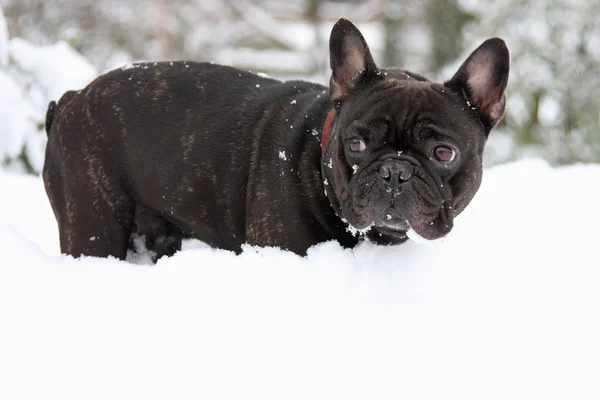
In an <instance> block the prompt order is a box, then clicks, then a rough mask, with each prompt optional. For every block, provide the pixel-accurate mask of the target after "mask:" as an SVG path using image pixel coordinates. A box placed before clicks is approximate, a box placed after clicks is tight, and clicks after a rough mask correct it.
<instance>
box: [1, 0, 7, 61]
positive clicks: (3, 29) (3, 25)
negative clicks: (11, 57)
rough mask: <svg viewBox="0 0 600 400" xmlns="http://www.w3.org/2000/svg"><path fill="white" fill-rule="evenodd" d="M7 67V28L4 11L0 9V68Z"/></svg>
mask: <svg viewBox="0 0 600 400" xmlns="http://www.w3.org/2000/svg"><path fill="white" fill-rule="evenodd" d="M7 65H8V27H7V26H6V19H5V18H4V11H2V7H0V68H3V67H6V66H7Z"/></svg>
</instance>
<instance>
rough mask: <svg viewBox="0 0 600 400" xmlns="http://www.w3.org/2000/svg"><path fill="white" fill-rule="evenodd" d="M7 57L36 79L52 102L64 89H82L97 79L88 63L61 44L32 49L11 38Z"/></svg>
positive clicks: (29, 45)
mask: <svg viewBox="0 0 600 400" xmlns="http://www.w3.org/2000/svg"><path fill="white" fill-rule="evenodd" d="M10 54H11V56H12V57H13V58H14V59H15V62H16V63H17V64H18V65H19V66H20V68H21V69H23V70H24V71H25V72H26V73H28V74H31V75H32V76H34V77H36V79H37V82H38V83H39V84H40V85H41V86H42V88H43V89H44V92H45V94H46V96H47V98H49V99H52V100H58V99H59V98H60V96H62V95H63V93H64V92H65V91H67V90H78V89H82V88H84V87H85V86H86V85H87V84H88V83H90V82H91V80H92V79H94V78H95V77H97V76H98V72H97V71H96V69H95V68H94V67H93V66H92V65H91V64H90V63H89V61H87V60H86V59H85V58H83V56H82V55H80V54H79V53H77V52H76V51H75V50H73V49H72V48H71V46H69V45H68V44H67V43H65V42H58V43H56V44H53V45H50V46H36V45H34V44H32V43H29V42H27V41H25V40H23V39H20V38H14V39H12V40H11V41H10ZM46 105H47V104H46Z"/></svg>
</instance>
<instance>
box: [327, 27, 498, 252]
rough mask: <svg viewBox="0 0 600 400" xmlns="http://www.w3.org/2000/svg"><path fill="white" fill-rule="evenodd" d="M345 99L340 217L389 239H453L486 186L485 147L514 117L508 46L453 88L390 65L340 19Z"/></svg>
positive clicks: (336, 154)
mask: <svg viewBox="0 0 600 400" xmlns="http://www.w3.org/2000/svg"><path fill="white" fill-rule="evenodd" d="M330 61H331V69H332V75H331V80H330V88H329V92H330V96H331V99H332V100H333V102H334V105H335V117H334V119H333V122H332V125H331V134H330V139H329V140H328V141H327V144H326V145H325V148H324V150H323V167H322V168H323V174H324V177H325V179H326V180H327V181H326V182H327V184H328V185H329V186H326V189H327V192H328V197H329V199H330V202H331V203H332V206H333V207H334V209H335V211H336V212H337V214H338V215H339V216H340V217H341V218H344V219H345V220H347V222H348V223H349V224H350V225H351V226H353V227H354V228H356V229H359V230H360V229H365V228H368V227H371V228H372V229H371V232H370V234H369V236H370V237H371V238H372V239H374V240H378V241H380V242H382V243H395V242H399V241H403V240H405V239H406V232H407V231H408V230H409V228H412V229H414V230H415V231H416V233H418V234H419V235H421V236H423V237H425V238H427V239H436V238H439V237H442V236H444V235H446V234H447V233H448V232H449V231H450V230H451V229H452V226H453V220H454V217H455V216H456V215H458V214H460V213H461V212H462V211H463V210H464V208H465V207H466V206H467V204H469V202H470V201H471V199H472V198H473V196H474V195H475V193H476V192H477V190H478V188H479V185H480V183H481V176H482V153H483V149H484V145H485V142H486V139H487V137H488V134H489V133H490V130H491V129H492V128H493V127H494V126H495V125H496V123H497V122H498V121H499V120H500V119H501V118H502V116H503V115H504V108H505V102H506V100H505V96H504V91H505V89H506V84H507V81H508V72H509V55H508V49H507V47H506V45H505V44H504V42H503V41H502V40H501V39H497V38H495V39H489V40H487V41H485V42H484V43H483V44H482V45H481V46H479V48H477V49H476V50H475V51H474V52H473V53H472V54H471V55H470V56H469V57H468V58H467V59H466V61H465V62H464V63H463V64H462V66H461V67H460V68H459V69H458V71H457V72H456V74H455V75H454V77H453V78H452V79H450V80H449V81H447V82H446V83H444V84H439V83H434V82H430V81H428V80H426V79H425V78H423V77H421V76H419V75H416V74H412V73H409V72H406V71H402V70H400V69H380V68H378V67H377V66H376V65H375V62H374V61H373V57H372V56H371V53H370V51H369V47H368V46H367V43H366V42H365V39H364V38H363V36H362V35H361V33H360V32H359V30H358V29H357V28H356V27H355V26H354V25H353V24H352V23H351V22H349V21H347V20H345V19H341V20H340V21H338V22H337V23H336V25H335V26H334V28H333V30H332V32H331V38H330Z"/></svg>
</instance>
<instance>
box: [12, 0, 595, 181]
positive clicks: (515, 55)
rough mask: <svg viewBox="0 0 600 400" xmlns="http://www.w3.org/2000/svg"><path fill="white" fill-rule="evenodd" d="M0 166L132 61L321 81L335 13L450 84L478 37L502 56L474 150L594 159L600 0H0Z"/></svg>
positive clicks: (33, 156) (500, 158)
mask: <svg viewBox="0 0 600 400" xmlns="http://www.w3.org/2000/svg"><path fill="white" fill-rule="evenodd" d="M0 10H1V11H0V162H1V163H2V165H4V167H5V168H10V169H16V170H20V171H26V172H30V173H39V171H40V170H41V167H42V164H43V154H44V146H45V140H46V135H45V133H44V131H43V122H44V117H45V112H46V107H47V104H48V101H49V100H53V99H54V100H56V99H58V98H59V97H60V95H61V94H62V93H63V92H64V91H66V90H69V89H80V88H82V87H83V86H85V85H86V84H87V83H89V81H90V80H92V79H93V78H95V77H96V76H98V75H99V74H101V73H103V72H106V71H108V70H110V69H113V68H117V67H120V66H123V65H126V64H128V63H130V62H133V61H141V60H154V61H156V60H182V59H185V60H194V61H213V62H216V63H221V64H229V65H234V66H237V67H239V68H243V69H247V70H251V71H253V72H263V73H266V74H268V75H269V76H271V77H275V78H279V79H298V78H300V79H306V80H313V81H317V82H320V83H323V84H325V83H326V82H327V80H328V76H329V70H328V60H329V58H328V57H329V56H328V38H329V32H330V30H331V27H332V26H333V24H334V23H335V21H336V20H337V19H338V18H340V17H346V18H348V19H350V20H351V21H353V22H354V23H355V24H356V25H357V26H358V27H359V28H360V29H361V31H362V32H363V34H364V36H365V38H366V39H367V42H368V43H369V45H370V47H371V51H372V52H373V55H374V57H375V60H376V62H377V63H378V65H379V66H382V67H383V66H400V67H403V68H406V69H409V70H412V71H415V72H419V73H422V74H424V75H426V76H428V77H429V78H431V79H434V80H438V81H444V80H447V79H449V78H450V77H451V76H452V75H453V73H454V71H455V70H456V69H457V68H458V66H459V65H460V64H461V63H462V61H463V60H464V59H465V58H466V57H467V56H468V54H469V53H470V52H471V51H472V50H474V49H475V48H476V47H477V46H478V45H479V44H480V43H481V42H482V41H483V40H485V39H487V38H489V37H493V36H499V37H501V38H503V39H504V40H505V41H506V42H507V44H508V47H509V49H510V51H511V63H512V64H511V76H510V80H509V87H508V90H507V98H508V101H507V114H506V117H505V119H504V120H503V121H502V122H501V124H500V126H499V127H498V128H497V129H496V130H495V131H494V132H492V134H491V135H490V140H489V142H488V146H487V149H486V151H487V154H486V157H485V162H486V165H488V166H489V165H493V164H497V163H502V162H506V161H510V160H514V159H517V158H522V157H542V158H544V159H546V160H548V161H550V162H552V163H554V164H567V163H574V162H600V96H599V95H598V94H599V93H600V90H599V89H600V76H599V73H600V18H598V16H599V15H600V2H598V1H586V0H553V1H546V0H529V1H527V0H498V1H494V2H489V1H481V0H447V1H441V0H439V1H438V0H400V1H392V0H368V1H351V0H328V1H323V0H264V1H260V0H224V1H216V0H148V1H138V0H0Z"/></svg>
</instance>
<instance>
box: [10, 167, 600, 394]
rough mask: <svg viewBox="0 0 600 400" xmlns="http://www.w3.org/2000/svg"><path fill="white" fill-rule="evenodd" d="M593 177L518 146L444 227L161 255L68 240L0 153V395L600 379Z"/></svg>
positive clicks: (191, 246) (582, 390) (577, 385)
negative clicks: (100, 254)
mask: <svg viewBox="0 0 600 400" xmlns="http://www.w3.org/2000/svg"><path fill="white" fill-rule="evenodd" d="M598 182H600V165H576V166H569V167H562V168H551V167H550V166H548V165H547V164H546V163H545V162H543V161H539V160H523V161H520V162H516V163H512V164H507V165H502V166H497V167H494V168H493V169H488V170H486V173H485V175H484V182H483V185H482V188H481V190H480V192H479V193H478V195H477V196H476V198H475V200H474V201H473V202H472V204H471V205H470V206H469V207H468V208H467V210H466V211H465V212H464V214H463V215H461V216H460V217H459V218H458V219H457V221H456V226H455V228H454V231H453V232H452V233H451V234H450V235H449V236H448V237H447V238H445V239H443V240H441V241H438V242H435V243H430V244H417V243H413V242H409V243H407V244H405V245H402V246H397V247H376V246H373V245H371V244H368V243H365V244H362V245H361V246H359V247H358V248H356V249H354V250H344V249H341V248H340V247H339V246H338V245H337V244H334V243H324V244H322V245H319V246H317V247H315V248H313V249H311V250H310V251H309V254H308V256H307V257H305V258H300V257H298V256H296V255H294V254H290V253H287V252H283V251H280V250H278V249H258V248H250V247H248V248H246V249H245V251H244V253H243V254H241V255H240V256H235V255H233V254H231V253H229V252H225V251H221V250H215V249H211V248H209V247H207V246H205V245H202V244H201V243H199V242H188V243H186V248H185V249H184V251H182V252H180V253H178V254H176V255H175V256H174V257H172V258H170V259H162V260H160V261H159V263H158V264H157V265H155V266H152V265H139V264H133V263H130V262H121V261H116V260H114V259H94V258H84V259H77V260H75V259H72V258H70V257H67V256H62V255H60V254H59V248H58V239H57V229H56V223H55V221H54V217H53V215H52V211H51V209H50V206H49V204H48V201H47V198H46V196H45V193H44V190H43V185H42V182H41V180H40V179H39V178H33V177H30V176H23V175H17V174H12V173H9V172H2V171H0V193H1V194H2V195H1V196H0V260H1V261H0V399H55V398H56V399H138V398H139V399H188V398H194V399H200V398H201V399H224V398H228V399H229V398H231V399H249V398H257V399H267V398H273V399H348V398H358V399H391V398H394V399H398V398H403V399H448V398H457V399H549V398H557V399H598V398H600V380H599V378H598V377H600V320H599V315H600V260H599V256H598V254H599V253H598V248H597V247H596V246H598V245H599V240H598V239H599V235H598V230H599V227H600V213H599V212H598V205H599V204H600V201H599V199H598V196H599V193H600V192H599V190H598ZM134 261H136V260H134ZM137 261H139V260H137Z"/></svg>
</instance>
